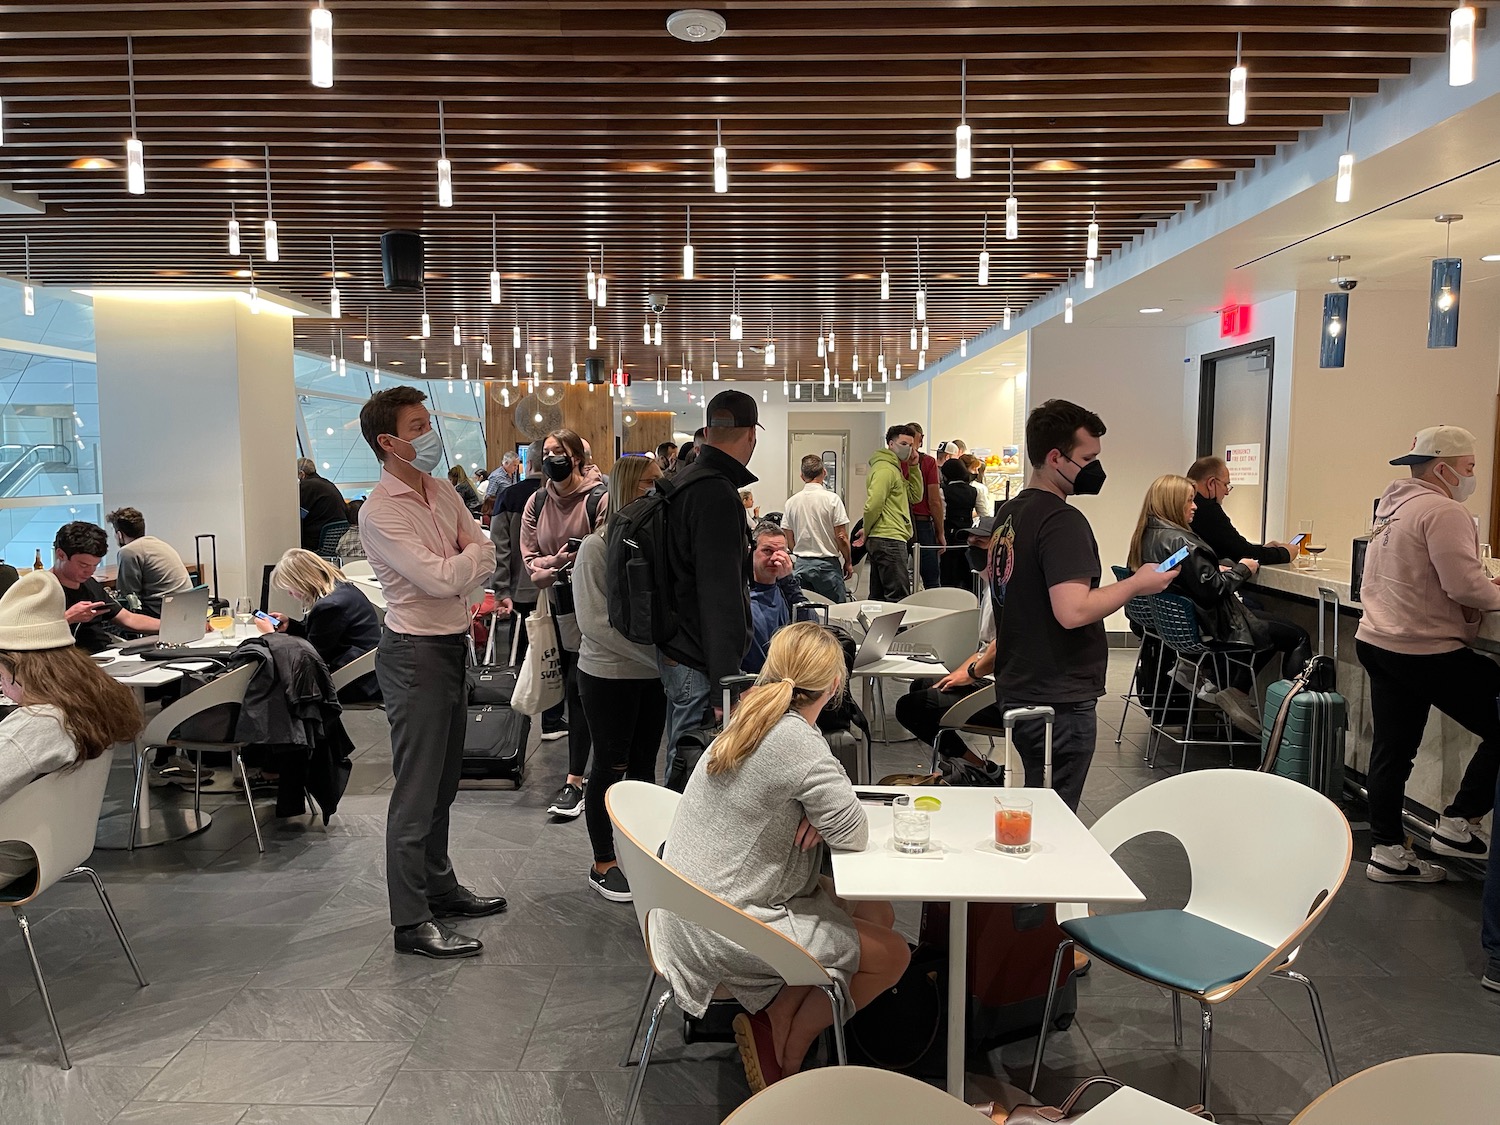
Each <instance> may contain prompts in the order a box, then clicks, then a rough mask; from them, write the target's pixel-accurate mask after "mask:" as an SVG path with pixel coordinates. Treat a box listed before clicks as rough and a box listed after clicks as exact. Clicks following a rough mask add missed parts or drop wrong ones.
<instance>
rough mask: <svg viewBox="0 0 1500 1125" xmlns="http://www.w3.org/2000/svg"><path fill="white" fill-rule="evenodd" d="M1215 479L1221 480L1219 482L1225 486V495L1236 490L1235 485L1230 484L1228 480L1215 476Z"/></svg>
mask: <svg viewBox="0 0 1500 1125" xmlns="http://www.w3.org/2000/svg"><path fill="white" fill-rule="evenodd" d="M1214 480H1217V481H1219V483H1220V484H1221V485H1223V486H1224V495H1225V496H1228V495H1229V494H1230V493H1231V492H1233V491H1234V485H1232V484H1230V483H1229V482H1228V481H1227V480H1220V479H1219V478H1218V477H1215V478H1214Z"/></svg>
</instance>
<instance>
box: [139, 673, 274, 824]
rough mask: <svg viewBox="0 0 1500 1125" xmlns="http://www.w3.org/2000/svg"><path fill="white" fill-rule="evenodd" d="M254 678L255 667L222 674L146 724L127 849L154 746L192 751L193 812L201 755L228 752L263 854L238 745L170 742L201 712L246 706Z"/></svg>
mask: <svg viewBox="0 0 1500 1125" xmlns="http://www.w3.org/2000/svg"><path fill="white" fill-rule="evenodd" d="M254 675H255V665H254V664H245V665H243V666H241V667H239V668H236V669H234V670H233V671H230V672H225V673H224V674H223V675H222V676H220V677H219V678H218V679H216V680H214V681H213V682H212V683H208V684H205V685H204V686H203V687H201V688H199V689H198V690H197V691H191V692H188V694H187V695H184V696H183V697H182V698H181V699H179V700H178V701H177V702H176V703H173V704H172V705H171V706H170V707H164V708H162V710H161V711H159V712H157V714H156V716H155V717H154V718H153V719H152V720H151V722H150V723H148V724H147V726H146V730H145V732H144V733H143V734H142V735H141V737H140V739H139V740H138V742H137V745H138V746H139V747H140V749H139V751H138V752H137V754H136V756H135V769H136V778H135V796H134V798H133V799H132V801H131V809H130V842H129V844H128V847H129V848H131V849H132V850H134V848H135V830H136V825H137V824H139V823H140V811H141V810H140V799H141V772H142V771H143V770H145V768H146V758H147V756H148V755H149V754H150V752H151V748H152V747H154V746H170V747H172V748H173V749H176V750H184V751H191V752H192V753H193V754H194V755H195V762H196V764H197V765H198V766H199V767H200V768H199V769H198V770H197V771H196V773H197V777H196V778H195V780H194V782H193V811H194V812H195V813H198V812H201V811H202V807H201V804H200V801H201V798H202V790H201V781H200V780H199V779H201V778H202V776H203V770H202V769H201V766H202V763H203V751H205V750H227V751H229V758H230V768H231V769H238V770H239V771H240V781H241V783H243V785H244V786H245V800H246V801H247V802H248V803H249V805H250V824H251V825H252V826H253V827H254V829H255V846H256V847H257V848H259V849H260V850H261V851H265V850H266V848H265V845H264V844H262V843H261V839H260V823H259V822H258V821H257V820H256V819H255V800H254V798H253V796H252V795H251V792H250V777H249V775H248V774H247V773H246V772H245V763H244V762H243V761H241V760H240V746H241V745H242V744H241V743H238V742H232V741H231V742H198V741H195V740H192V739H181V738H173V737H172V732H173V731H175V730H176V729H177V728H178V727H180V726H182V724H183V723H185V722H187V721H188V720H189V719H191V718H192V717H193V716H194V715H200V714H202V713H203V712H204V711H208V710H211V709H212V708H214V707H220V706H223V705H225V704H232V705H236V706H238V705H239V704H242V703H244V702H245V691H246V689H248V688H249V687H250V680H251V677H253V676H254Z"/></svg>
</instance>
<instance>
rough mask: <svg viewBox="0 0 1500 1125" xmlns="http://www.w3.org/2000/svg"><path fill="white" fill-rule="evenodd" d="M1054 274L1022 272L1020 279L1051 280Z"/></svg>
mask: <svg viewBox="0 0 1500 1125" xmlns="http://www.w3.org/2000/svg"><path fill="white" fill-rule="evenodd" d="M1056 276H1057V274H1055V273H1023V274H1022V275H1021V279H1022V280H1023V281H1051V280H1052V279H1053V278H1055V277H1056Z"/></svg>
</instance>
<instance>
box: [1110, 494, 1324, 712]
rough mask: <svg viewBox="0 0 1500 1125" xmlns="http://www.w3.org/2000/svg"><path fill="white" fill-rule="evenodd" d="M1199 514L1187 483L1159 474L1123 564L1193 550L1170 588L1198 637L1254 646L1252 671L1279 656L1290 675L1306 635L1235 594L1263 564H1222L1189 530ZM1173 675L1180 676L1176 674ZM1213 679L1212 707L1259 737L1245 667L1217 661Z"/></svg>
mask: <svg viewBox="0 0 1500 1125" xmlns="http://www.w3.org/2000/svg"><path fill="white" fill-rule="evenodd" d="M1196 510H1197V491H1196V489H1195V487H1194V485H1193V482H1192V481H1190V480H1189V479H1188V478H1187V477H1179V476H1175V475H1173V474H1167V475H1166V476H1160V477H1157V478H1156V479H1155V480H1154V481H1152V482H1151V487H1149V488H1148V489H1146V499H1145V502H1144V503H1142V505H1141V515H1140V519H1139V520H1137V521H1136V525H1135V534H1134V535H1132V536H1131V537H1130V557H1129V560H1128V563H1127V565H1128V566H1129V567H1130V569H1132V570H1134V569H1136V568H1137V567H1139V566H1141V565H1143V564H1145V563H1159V562H1163V561H1165V560H1166V559H1168V558H1170V557H1171V556H1172V555H1173V554H1174V553H1175V552H1176V551H1178V550H1179V549H1181V548H1183V547H1187V548H1189V550H1190V551H1191V553H1190V554H1189V555H1188V557H1187V559H1186V560H1185V561H1184V562H1183V564H1182V567H1181V572H1180V573H1179V574H1178V576H1177V577H1176V578H1175V579H1174V580H1173V582H1172V585H1171V586H1169V587H1168V590H1169V591H1170V592H1172V593H1175V594H1181V595H1183V596H1184V597H1186V598H1188V599H1189V600H1190V601H1192V603H1193V609H1194V612H1195V615H1196V616H1197V619H1198V629H1199V631H1200V632H1201V633H1202V635H1203V639H1204V640H1205V641H1211V642H1215V641H1216V642H1219V643H1222V644H1234V645H1248V646H1251V647H1252V648H1253V649H1254V650H1255V655H1254V657H1253V659H1252V664H1253V666H1254V669H1255V672H1256V673H1257V674H1259V673H1260V671H1261V669H1263V668H1264V667H1265V666H1266V665H1267V664H1269V663H1270V662H1271V658H1272V657H1273V656H1274V655H1275V654H1276V653H1278V652H1279V653H1281V674H1282V675H1283V676H1295V675H1296V674H1297V673H1298V672H1300V671H1301V670H1302V666H1303V665H1304V664H1306V663H1307V658H1308V657H1309V656H1310V655H1311V653H1312V648H1311V645H1310V643H1309V641H1308V636H1307V632H1306V630H1304V629H1302V628H1301V627H1300V626H1297V625H1293V624H1292V623H1291V622H1289V621H1280V620H1278V619H1276V618H1274V617H1264V616H1260V615H1257V614H1255V613H1252V612H1251V611H1250V610H1249V609H1247V608H1246V607H1245V604H1244V603H1243V602H1242V601H1241V600H1240V598H1239V593H1238V591H1239V589H1240V587H1241V586H1243V585H1244V584H1245V583H1246V582H1248V581H1249V580H1250V579H1251V578H1252V577H1253V576H1254V575H1255V573H1256V572H1257V571H1258V570H1259V569H1260V563H1258V562H1256V561H1255V560H1254V559H1240V560H1238V561H1234V562H1231V561H1230V560H1227V559H1224V560H1221V559H1220V558H1219V557H1218V556H1217V555H1216V554H1215V553H1214V551H1213V549H1212V548H1211V547H1209V545H1208V544H1207V543H1205V542H1204V541H1203V540H1202V539H1200V538H1199V537H1198V536H1196V535H1194V534H1193V533H1192V532H1191V531H1189V530H1188V529H1189V528H1190V527H1191V526H1192V523H1193V515H1194V513H1195V512H1196ZM1173 674H1174V675H1176V674H1177V673H1176V671H1175V670H1174V673H1173ZM1214 678H1215V684H1216V685H1217V687H1218V690H1217V691H1215V692H1213V694H1212V702H1213V704H1214V705H1215V706H1216V707H1218V708H1219V709H1220V710H1222V711H1223V712H1224V713H1225V714H1226V715H1228V716H1229V719H1230V721H1231V722H1232V723H1234V725H1235V726H1236V727H1238V728H1239V729H1240V730H1242V731H1244V732H1245V733H1246V734H1254V735H1258V734H1260V719H1259V717H1258V714H1257V711H1256V709H1255V706H1254V704H1253V703H1252V701H1251V699H1250V694H1249V693H1250V692H1253V691H1254V690H1255V681H1254V679H1253V678H1252V677H1251V675H1250V673H1249V672H1248V671H1247V670H1246V669H1245V667H1244V665H1243V664H1238V663H1230V662H1229V661H1227V660H1226V661H1216V666H1215V668H1214ZM1183 682H1188V683H1190V682H1191V681H1183Z"/></svg>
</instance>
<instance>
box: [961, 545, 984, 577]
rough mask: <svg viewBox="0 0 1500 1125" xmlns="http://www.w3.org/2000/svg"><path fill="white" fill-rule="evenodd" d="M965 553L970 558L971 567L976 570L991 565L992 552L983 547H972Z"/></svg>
mask: <svg viewBox="0 0 1500 1125" xmlns="http://www.w3.org/2000/svg"><path fill="white" fill-rule="evenodd" d="M965 554H966V555H967V556H968V559H969V569H970V570H974V571H979V570H983V569H984V568H985V567H986V566H988V565H989V561H990V553H989V551H987V550H985V549H984V548H983V547H970V548H969V549H968V550H967V551H966V552H965Z"/></svg>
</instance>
